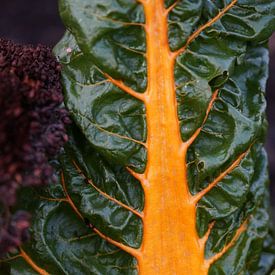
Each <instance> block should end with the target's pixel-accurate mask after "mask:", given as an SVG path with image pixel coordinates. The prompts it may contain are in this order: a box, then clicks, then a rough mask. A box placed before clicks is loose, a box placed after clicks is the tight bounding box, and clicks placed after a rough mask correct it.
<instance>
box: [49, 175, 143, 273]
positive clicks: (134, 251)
mask: <svg viewBox="0 0 275 275" xmlns="http://www.w3.org/2000/svg"><path fill="white" fill-rule="evenodd" d="M61 184H62V187H63V190H64V193H65V195H66V197H67V202H68V203H69V205H70V206H71V207H72V209H73V210H74V212H75V213H76V214H77V215H78V217H79V218H80V219H81V220H83V221H84V220H85V219H84V217H83V216H82V215H81V213H80V212H79V210H78V209H77V207H76V206H75V204H74V202H73V201H72V199H71V197H70V195H69V193H68V191H67V188H66V183H65V179H64V174H63V172H62V173H61ZM88 226H89V227H90V228H91V229H92V230H93V231H94V232H95V233H97V234H98V235H99V236H100V237H101V238H102V239H104V240H106V241H107V242H109V243H110V244H113V245H115V246H116V247H118V248H120V249H122V250H123V251H125V252H127V253H129V254H130V255H132V256H133V257H137V256H139V255H140V253H139V250H138V249H135V248H132V247H129V246H127V245H124V244H122V243H120V242H117V241H115V240H113V239H112V238H110V237H108V236H106V235H104V234H103V233H102V232H100V231H99V230H98V229H97V228H95V226H93V225H92V224H88ZM45 275H46V274H45Z"/></svg>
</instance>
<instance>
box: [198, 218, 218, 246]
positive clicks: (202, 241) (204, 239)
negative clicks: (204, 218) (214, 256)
mask: <svg viewBox="0 0 275 275" xmlns="http://www.w3.org/2000/svg"><path fill="white" fill-rule="evenodd" d="M214 225H215V222H212V223H210V225H209V226H208V230H207V232H206V233H205V235H204V236H203V237H202V238H200V239H199V242H200V245H201V247H202V248H203V249H204V248H205V245H206V242H207V240H208V238H209V236H210V233H211V230H212V229H213V227H214Z"/></svg>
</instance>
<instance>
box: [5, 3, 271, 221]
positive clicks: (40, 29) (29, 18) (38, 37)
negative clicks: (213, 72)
mask: <svg viewBox="0 0 275 275" xmlns="http://www.w3.org/2000/svg"><path fill="white" fill-rule="evenodd" d="M63 32H64V27H63V25H62V22H61V21H60V19H59V15H58V8H57V0H47V1H45V0H1V7H0V37H4V38H9V39H12V40H13V41H16V42H19V43H27V44H28V43H31V44H38V43H41V44H46V45H49V46H54V45H55V44H56V43H57V42H58V41H59V39H60V38H61V37H62V35H63ZM269 45H270V77H269V81H268V84H267V102H268V107H267V113H268V120H269V124H270V125H269V126H270V127H269V132H268V138H267V143H266V149H267V152H268V155H269V161H270V162H269V163H270V167H269V173H270V178H271V183H273V184H271V200H272V205H273V217H274V220H275V33H274V34H273V36H272V37H271V39H270V42H269Z"/></svg>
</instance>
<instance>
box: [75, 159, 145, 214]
mask: <svg viewBox="0 0 275 275" xmlns="http://www.w3.org/2000/svg"><path fill="white" fill-rule="evenodd" d="M72 162H73V165H74V166H75V168H76V170H77V172H78V173H79V174H81V175H82V176H83V177H84V178H85V179H86V180H87V181H88V183H89V184H90V185H92V187H93V188H94V189H95V190H96V191H97V192H98V193H100V194H101V195H102V196H104V197H105V198H107V199H108V200H110V201H113V202H115V203H116V204H118V205H120V206H121V207H123V208H125V209H127V210H128V211H130V212H132V213H133V214H135V215H136V216H138V217H140V218H141V219H142V218H143V213H140V212H138V211H137V210H135V209H133V208H131V207H129V206H128V205H126V204H124V203H122V202H120V201H118V200H117V199H115V198H113V197H111V196H110V195H108V194H107V193H105V192H103V191H102V190H100V189H99V188H98V187H97V186H96V185H95V184H94V183H93V181H92V180H91V179H88V178H87V177H86V176H85V174H84V173H83V172H82V170H81V169H80V167H79V166H78V165H77V163H76V162H75V161H74V160H72Z"/></svg>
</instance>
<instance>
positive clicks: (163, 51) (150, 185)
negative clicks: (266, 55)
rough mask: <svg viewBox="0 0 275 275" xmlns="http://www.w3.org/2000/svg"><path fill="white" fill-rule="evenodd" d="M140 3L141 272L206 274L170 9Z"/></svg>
mask: <svg viewBox="0 0 275 275" xmlns="http://www.w3.org/2000/svg"><path fill="white" fill-rule="evenodd" d="M140 2H141V3H142V4H143V6H144V10H145V16H146V24H145V30H146V36H147V37H146V38H147V66H148V88H147V90H146V92H145V93H144V100H143V101H144V103H145V106H146V117H147V133H148V138H147V142H146V145H147V153H148V161H147V166H146V170H145V173H144V174H142V175H139V174H136V173H134V172H132V174H133V175H134V176H135V177H136V178H137V179H139V180H140V181H141V184H142V186H143V188H144V192H145V207H144V216H143V226H144V231H143V242H142V245H141V248H140V250H139V252H140V253H139V254H138V255H137V260H138V265H139V273H140V274H141V275H151V274H155V273H159V274H165V275H169V274H188V275H198V274H200V275H204V274H207V273H208V269H209V267H210V262H207V264H206V260H205V257H204V250H205V243H206V240H207V238H208V236H209V234H210V230H211V228H212V226H213V224H212V225H210V227H209V231H208V232H207V234H206V236H205V237H204V238H202V239H201V238H199V236H198V233H197V229H196V205H197V200H194V199H193V197H192V195H191V194H190V192H189V189H188V182H187V164H186V154H187V149H188V147H189V146H190V144H191V143H192V142H193V140H194V139H195V138H196V136H197V135H198V134H199V131H197V132H196V133H195V134H194V136H193V137H192V141H191V140H190V141H189V142H185V143H184V142H183V141H182V139H181V134H180V127H179V119H178V114H177V101H176V87H175V79H174V66H175V54H178V53H173V52H171V51H170V47H169V41H168V24H167V14H168V11H169V9H165V7H164V1H159V0H150V1H145V0H143V1H140ZM235 2H236V1H233V2H232V3H231V5H230V7H231V6H232V5H233V4H234V3H235ZM228 8H229V7H228ZM226 10H227V9H225V10H224V12H225V11H226ZM220 16H221V14H219V16H217V18H218V17H220ZM208 25H209V24H207V25H206V26H205V27H207V26H208ZM201 29H203V28H201ZM194 37H195V36H194ZM217 94H218V91H215V92H214V94H213V98H212V100H211V102H210V104H209V108H208V110H207V113H206V118H205V119H207V116H208V114H209V112H210V109H211V107H212V105H213V103H214V101H215V99H216V96H217ZM234 164H236V165H237V164H238V163H234ZM211 263H212V262H211Z"/></svg>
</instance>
